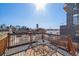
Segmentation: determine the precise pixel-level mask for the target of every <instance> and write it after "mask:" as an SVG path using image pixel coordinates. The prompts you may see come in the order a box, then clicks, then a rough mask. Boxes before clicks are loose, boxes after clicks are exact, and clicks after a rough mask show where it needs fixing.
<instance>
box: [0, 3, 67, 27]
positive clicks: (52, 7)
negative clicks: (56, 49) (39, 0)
mask: <svg viewBox="0 0 79 59" xmlns="http://www.w3.org/2000/svg"><path fill="white" fill-rule="evenodd" d="M63 5H64V4H61V3H57V4H56V3H51V4H47V5H46V6H45V10H43V11H36V8H35V6H34V5H33V4H31V3H25V4H24V3H2V4H1V3H0V24H6V25H21V26H23V25H25V26H27V27H31V28H35V26H36V24H39V27H42V28H59V26H60V25H65V24H66V13H65V11H64V10H63Z"/></svg>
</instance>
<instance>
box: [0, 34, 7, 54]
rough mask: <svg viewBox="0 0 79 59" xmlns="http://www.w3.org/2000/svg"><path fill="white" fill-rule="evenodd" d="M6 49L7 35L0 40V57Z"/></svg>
mask: <svg viewBox="0 0 79 59" xmlns="http://www.w3.org/2000/svg"><path fill="white" fill-rule="evenodd" d="M7 47H8V35H6V36H4V37H2V38H1V39H0V55H3V54H4V53H5V50H6V48H7Z"/></svg>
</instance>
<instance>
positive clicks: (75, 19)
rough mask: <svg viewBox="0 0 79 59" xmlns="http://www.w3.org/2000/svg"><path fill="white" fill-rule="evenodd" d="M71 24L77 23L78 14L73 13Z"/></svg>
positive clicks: (78, 21)
mask: <svg viewBox="0 0 79 59" xmlns="http://www.w3.org/2000/svg"><path fill="white" fill-rule="evenodd" d="M73 24H74V25H79V14H74V15H73Z"/></svg>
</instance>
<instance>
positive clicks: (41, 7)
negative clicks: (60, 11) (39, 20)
mask: <svg viewBox="0 0 79 59" xmlns="http://www.w3.org/2000/svg"><path fill="white" fill-rule="evenodd" d="M34 5H35V7H36V10H37V11H42V10H45V6H46V3H34Z"/></svg>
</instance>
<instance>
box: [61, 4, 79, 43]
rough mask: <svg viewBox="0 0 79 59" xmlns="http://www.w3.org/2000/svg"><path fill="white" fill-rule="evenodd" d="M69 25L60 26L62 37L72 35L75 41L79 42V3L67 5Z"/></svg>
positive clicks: (65, 6) (65, 8)
mask: <svg viewBox="0 0 79 59" xmlns="http://www.w3.org/2000/svg"><path fill="white" fill-rule="evenodd" d="M64 10H65V11H66V15H67V17H66V19H67V25H61V26H60V35H70V36H71V37H72V39H73V41H76V42H78V41H79V3H65V4H64Z"/></svg>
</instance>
